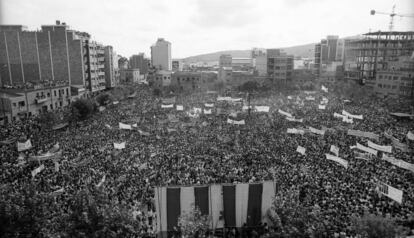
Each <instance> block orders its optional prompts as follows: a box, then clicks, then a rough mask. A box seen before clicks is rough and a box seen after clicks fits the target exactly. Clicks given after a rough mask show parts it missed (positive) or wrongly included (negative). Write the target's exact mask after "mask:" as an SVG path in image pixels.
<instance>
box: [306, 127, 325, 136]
mask: <svg viewBox="0 0 414 238" xmlns="http://www.w3.org/2000/svg"><path fill="white" fill-rule="evenodd" d="M309 130H310V131H311V132H312V133H315V134H319V135H325V131H323V130H318V129H316V128H313V127H309Z"/></svg>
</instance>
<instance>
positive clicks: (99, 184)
mask: <svg viewBox="0 0 414 238" xmlns="http://www.w3.org/2000/svg"><path fill="white" fill-rule="evenodd" d="M105 180H106V174H105V175H104V176H103V177H102V179H101V181H100V182H99V183H98V185H96V187H98V188H99V187H101V186H102V184H103V183H104V182H105Z"/></svg>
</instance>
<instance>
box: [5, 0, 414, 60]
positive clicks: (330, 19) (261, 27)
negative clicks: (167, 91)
mask: <svg viewBox="0 0 414 238" xmlns="http://www.w3.org/2000/svg"><path fill="white" fill-rule="evenodd" d="M394 4H396V8H395V12H396V13H399V14H409V15H414V0H363V1H362V0H0V24H15V25H25V26H27V27H28V28H29V30H37V29H40V26H41V25H51V24H54V23H55V20H60V21H61V22H66V24H67V25H69V26H70V28H71V29H73V30H78V31H85V32H88V33H90V34H91V35H92V39H93V40H95V41H98V42H100V43H103V44H105V45H112V46H113V47H114V49H115V50H116V51H117V53H118V54H120V55H122V56H126V57H129V56H131V55H132V54H138V53H139V52H144V53H145V54H146V55H147V56H149V54H150V46H151V45H152V44H154V43H155V42H156V40H157V38H160V37H162V38H165V39H166V40H168V41H170V42H171V44H172V50H171V51H172V57H173V58H184V57H188V56H193V55H198V54H203V53H211V52H216V51H222V50H246V49H251V48H253V47H259V48H279V47H288V46H295V45H301V44H308V43H316V42H319V41H320V40H321V39H322V38H324V37H326V35H338V36H339V37H345V36H355V35H360V34H363V33H367V32H369V31H370V30H371V31H377V30H381V31H386V30H388V24H389V21H390V17H389V16H387V15H374V16H372V15H370V11H371V9H375V10H376V11H381V12H391V10H392V6H393V5H394ZM394 30H399V31H408V30H410V31H414V18H408V17H406V18H402V17H395V18H394Z"/></svg>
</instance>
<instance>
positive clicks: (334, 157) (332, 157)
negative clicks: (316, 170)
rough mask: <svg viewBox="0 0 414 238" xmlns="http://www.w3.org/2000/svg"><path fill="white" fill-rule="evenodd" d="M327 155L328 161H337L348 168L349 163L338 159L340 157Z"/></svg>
mask: <svg viewBox="0 0 414 238" xmlns="http://www.w3.org/2000/svg"><path fill="white" fill-rule="evenodd" d="M325 155H326V159H328V160H332V161H335V162H337V163H339V164H340V165H342V166H344V167H345V168H348V161H346V160H344V159H342V158H340V157H338V156H334V155H331V154H325Z"/></svg>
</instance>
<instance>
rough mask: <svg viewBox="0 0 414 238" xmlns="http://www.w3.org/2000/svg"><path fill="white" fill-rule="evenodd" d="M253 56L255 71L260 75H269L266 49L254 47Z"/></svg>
mask: <svg viewBox="0 0 414 238" xmlns="http://www.w3.org/2000/svg"><path fill="white" fill-rule="evenodd" d="M251 57H252V59H253V60H254V73H255V74H256V75H258V76H266V75H267V56H266V49H259V48H253V49H252V51H251Z"/></svg>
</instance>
